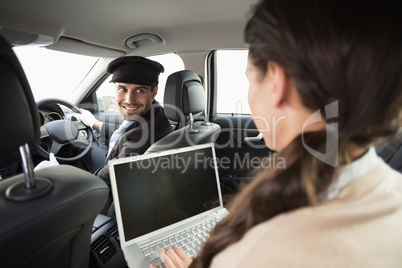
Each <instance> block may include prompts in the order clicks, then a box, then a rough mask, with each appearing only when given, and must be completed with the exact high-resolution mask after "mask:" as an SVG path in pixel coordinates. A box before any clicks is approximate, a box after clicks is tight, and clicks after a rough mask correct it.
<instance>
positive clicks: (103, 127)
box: [74, 56, 172, 187]
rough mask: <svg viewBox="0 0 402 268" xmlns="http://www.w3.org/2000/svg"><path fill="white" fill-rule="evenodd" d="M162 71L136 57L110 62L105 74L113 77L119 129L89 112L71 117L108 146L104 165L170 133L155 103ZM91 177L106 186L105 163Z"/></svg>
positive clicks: (140, 150) (139, 152)
mask: <svg viewBox="0 0 402 268" xmlns="http://www.w3.org/2000/svg"><path fill="white" fill-rule="evenodd" d="M163 71H164V68H163V66H162V65H161V64H159V63H158V62H155V61H152V60H149V59H146V58H143V57H139V56H131V57H121V58H118V59H116V60H114V61H112V62H111V63H110V64H109V65H108V68H107V72H108V73H110V74H113V77H112V80H111V82H114V83H115V87H116V95H115V98H116V103H117V105H118V108H119V110H120V113H121V114H122V115H123V118H124V121H123V123H122V124H121V125H120V127H119V126H117V125H114V124H108V123H104V122H100V121H98V120H97V119H96V118H95V117H94V116H93V115H92V114H91V113H90V112H89V111H86V110H82V113H81V114H74V117H76V118H77V119H79V120H81V121H82V122H83V123H84V124H86V125H87V126H90V127H92V128H93V129H99V130H100V133H101V140H102V141H105V142H106V145H108V152H107V153H106V155H105V158H106V159H105V160H106V161H105V163H106V162H107V161H108V160H110V159H114V158H121V157H129V156H132V155H137V154H142V153H144V152H145V151H146V150H147V149H148V147H149V146H150V145H151V144H152V143H154V142H155V141H157V140H159V139H160V138H162V137H164V136H165V135H167V134H168V133H169V132H171V130H172V128H171V126H170V123H169V120H168V119H167V118H166V117H165V114H164V111H163V108H162V107H161V106H160V105H159V103H158V102H157V101H156V100H155V96H156V94H157V92H158V82H159V81H158V79H159V74H160V73H161V72H163ZM95 174H96V175H97V176H99V177H100V178H101V179H103V180H104V181H105V182H106V183H107V184H108V185H109V187H110V178H109V169H108V166H107V165H106V164H105V165H104V166H102V167H101V168H99V169H98V170H97V171H95Z"/></svg>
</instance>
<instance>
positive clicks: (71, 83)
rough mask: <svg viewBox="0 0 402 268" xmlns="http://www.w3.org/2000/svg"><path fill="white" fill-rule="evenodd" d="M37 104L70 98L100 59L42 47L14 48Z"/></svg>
mask: <svg viewBox="0 0 402 268" xmlns="http://www.w3.org/2000/svg"><path fill="white" fill-rule="evenodd" d="M14 52H15V54H16V55H17V57H18V59H19V61H20V63H21V65H22V68H23V69H24V72H25V74H26V77H27V79H28V82H29V84H30V86H31V90H32V93H33V95H34V98H35V100H36V101H39V100H41V99H44V98H59V99H64V100H66V99H68V98H69V97H70V96H71V95H72V94H73V93H74V91H75V89H76V88H77V87H78V85H79V84H80V83H81V81H82V80H83V79H84V77H85V76H86V75H87V74H88V72H89V70H91V68H92V66H93V65H94V64H95V63H96V61H97V60H98V58H97V57H89V56H83V55H78V54H71V53H66V52H59V51H54V50H50V49H46V48H42V47H33V46H21V47H14Z"/></svg>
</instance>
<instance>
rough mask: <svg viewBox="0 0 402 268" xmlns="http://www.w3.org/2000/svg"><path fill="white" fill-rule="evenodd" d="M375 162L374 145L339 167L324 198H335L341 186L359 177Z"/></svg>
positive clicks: (372, 166)
mask: <svg viewBox="0 0 402 268" xmlns="http://www.w3.org/2000/svg"><path fill="white" fill-rule="evenodd" d="M377 164H378V156H377V153H376V152H375V149H374V147H371V148H370V149H369V150H368V151H367V153H365V154H364V155H363V156H362V157H360V158H359V159H357V160H355V161H353V162H352V163H350V164H348V165H345V166H343V167H341V168H340V170H339V175H338V178H337V179H336V180H335V181H334V182H333V183H332V185H331V186H330V187H329V188H328V191H327V194H326V197H325V199H334V198H336V197H337V196H338V195H339V194H340V192H341V191H342V189H343V188H345V187H346V186H348V185H349V184H350V183H352V182H353V181H355V180H357V179H358V178H361V177H362V176H363V175H364V174H366V173H367V172H369V171H370V170H371V169H372V168H374V167H375V166H376V165H377Z"/></svg>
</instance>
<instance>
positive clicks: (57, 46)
mask: <svg viewBox="0 0 402 268" xmlns="http://www.w3.org/2000/svg"><path fill="white" fill-rule="evenodd" d="M47 48H49V49H53V50H58V51H64V52H68V53H75V54H82V55H87V56H92V57H107V58H117V57H121V56H124V55H125V54H126V53H125V52H124V51H120V50H116V49H111V48H106V47H102V46H97V45H93V44H89V43H86V42H83V41H80V40H76V39H72V38H68V37H63V36H62V37H60V38H59V40H57V42H56V43H54V44H52V45H50V46H47Z"/></svg>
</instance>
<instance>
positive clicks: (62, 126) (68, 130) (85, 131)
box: [37, 98, 93, 163]
mask: <svg viewBox="0 0 402 268" xmlns="http://www.w3.org/2000/svg"><path fill="white" fill-rule="evenodd" d="M54 104H60V105H64V106H66V107H68V108H70V109H71V110H72V111H73V112H74V113H81V111H80V109H79V108H78V107H77V106H75V105H74V104H72V103H70V102H68V101H65V100H60V99H54V98H51V99H45V100H41V101H39V102H38V103H37V106H38V108H39V109H40V108H41V107H44V106H46V105H54ZM92 142H93V136H92V129H91V128H90V127H88V126H86V125H84V124H83V123H81V122H79V121H71V120H66V119H62V120H55V121H51V122H48V123H45V125H43V126H41V128H40V144H39V150H38V153H39V155H40V156H42V157H43V158H45V159H49V154H50V153H54V156H55V157H56V159H57V160H58V161H59V162H64V163H66V162H67V163H71V162H75V161H77V160H79V159H81V158H82V157H83V156H84V155H86V154H87V153H88V151H89V149H90V148H91V146H92ZM77 151H78V152H77ZM66 153H67V154H68V153H71V154H72V155H71V156H69V157H66V156H65V154H66ZM61 154H63V156H60V155H61Z"/></svg>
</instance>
